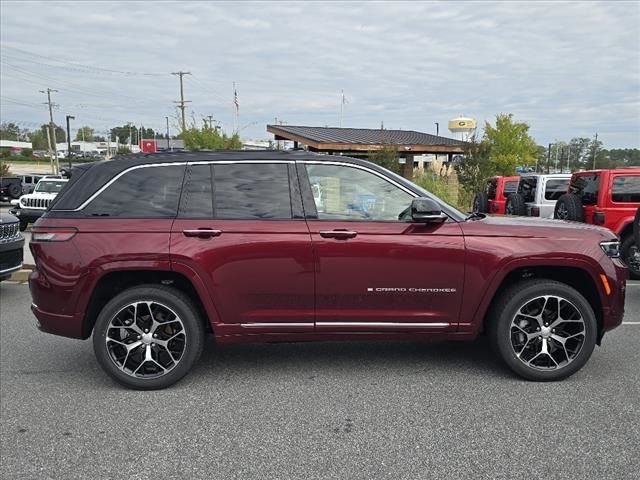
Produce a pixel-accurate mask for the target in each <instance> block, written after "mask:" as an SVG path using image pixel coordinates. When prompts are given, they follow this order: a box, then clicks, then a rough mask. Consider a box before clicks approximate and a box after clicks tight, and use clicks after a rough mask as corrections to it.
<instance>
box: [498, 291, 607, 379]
mask: <svg viewBox="0 0 640 480" xmlns="http://www.w3.org/2000/svg"><path fill="white" fill-rule="evenodd" d="M489 320H490V323H489V329H488V330H489V337H490V341H491V343H492V345H493V347H494V349H495V350H496V351H497V352H498V353H499V355H500V357H501V358H502V360H504V362H505V363H506V364H507V366H508V367H509V368H510V369H511V370H513V371H514V372H515V373H517V374H518V375H520V376H521V377H524V378H526V379H528V380H535V381H553V380H561V379H563V378H566V377H568V376H570V375H573V374H574V373H575V372H577V371H578V370H580V369H581V368H582V367H583V366H584V364H585V363H587V360H589V357H590V356H591V353H592V352H593V349H594V346H595V344H596V337H597V323H596V318H595V314H594V313H593V310H592V308H591V305H589V302H588V301H587V300H586V299H585V298H584V297H583V296H582V295H581V294H580V293H579V292H578V291H577V290H575V289H574V288H572V287H570V286H568V285H566V284H564V283H560V282H556V281H553V280H546V279H534V280H525V281H522V282H519V283H517V284H516V285H514V286H513V287H511V288H509V289H507V290H505V291H504V292H502V294H501V296H500V298H499V299H498V300H497V301H496V303H495V305H494V306H493V308H492V311H491V312H490V319H489Z"/></svg>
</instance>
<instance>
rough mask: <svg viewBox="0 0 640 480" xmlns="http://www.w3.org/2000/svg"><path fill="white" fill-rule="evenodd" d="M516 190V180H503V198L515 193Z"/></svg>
mask: <svg viewBox="0 0 640 480" xmlns="http://www.w3.org/2000/svg"><path fill="white" fill-rule="evenodd" d="M516 190H518V181H517V180H511V181H509V182H504V193H503V195H504V198H507V197H508V196H509V195H511V194H512V193H515V192H516Z"/></svg>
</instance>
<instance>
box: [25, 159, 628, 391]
mask: <svg viewBox="0 0 640 480" xmlns="http://www.w3.org/2000/svg"><path fill="white" fill-rule="evenodd" d="M30 246H31V250H32V252H33V256H34V258H35V262H36V268H35V270H34V271H33V273H32V274H31V277H30V280H29V285H30V288H31V293H32V296H33V305H32V309H33V312H34V313H35V315H36V317H37V319H38V321H39V327H40V328H41V329H42V330H43V331H46V332H50V333H54V334H58V335H64V336H68V337H73V338H82V339H85V338H88V337H89V336H91V335H93V344H94V349H95V353H96V356H97V359H98V362H99V363H100V365H101V366H102V367H103V368H104V369H105V371H106V372H107V373H108V374H110V375H111V376H112V377H113V378H115V379H116V380H117V381H119V382H121V383H123V384H125V385H128V386H130V387H133V388H140V389H153V388H162V387H165V386H168V385H170V384H172V383H174V382H176V381H177V380H178V379H180V378H181V377H183V376H184V375H185V374H186V373H187V372H188V371H189V369H190V368H191V367H192V366H193V364H194V362H195V361H196V359H197V358H198V356H199V355H200V352H201V350H202V348H203V343H204V339H205V333H206V332H207V331H209V332H212V333H213V335H214V338H215V340H216V341H217V342H218V343H233V342H250V341H260V342H291V341H309V340H331V341H335V340H371V339H386V340H390V339H391V340H396V339H411V340H414V339H448V340H472V339H474V338H475V337H476V336H477V335H478V334H480V333H486V334H487V335H488V336H489V337H490V339H491V342H492V344H493V346H494V347H495V349H496V350H497V352H498V353H499V355H500V356H501V357H502V358H503V359H504V361H505V362H506V364H507V365H508V366H509V367H510V368H511V369H513V370H514V371H515V372H517V373H518V374H520V375H521V376H523V377H525V378H528V379H533V380H557V379H560V378H564V377H567V376H569V375H571V374H572V373H574V372H576V371H577V370H578V369H580V368H581V367H582V366H583V365H584V364H585V362H586V361H587V359H588V358H589V357H590V355H591V353H592V351H593V348H594V345H595V344H597V343H599V342H600V341H601V339H602V337H603V335H604V333H605V332H606V331H608V330H611V329H612V328H614V327H616V326H617V325H619V324H620V323H621V321H622V317H623V305H624V292H625V280H626V277H627V270H626V268H625V267H624V265H623V264H622V263H621V262H620V260H619V259H618V258H617V257H618V248H619V243H618V240H617V238H616V237H615V235H614V234H613V233H611V232H610V231H609V230H607V229H604V228H600V227H596V226H587V225H579V224H573V225H570V224H563V223H560V222H557V221H553V220H543V219H535V218H489V217H485V216H484V215H481V214H473V215H471V216H467V215H464V214H462V213H461V212H459V211H457V210H456V209H454V208H452V207H450V206H449V205H447V204H445V203H443V202H442V201H440V200H439V199H437V198H436V197H434V196H433V195H431V194H430V193H428V192H426V191H424V190H422V189H420V187H417V186H416V185H414V184H412V183H410V182H408V181H407V180H405V179H403V178H401V177H399V176H397V175H395V174H393V173H391V172H389V171H387V170H385V169H383V168H381V167H378V166H376V165H374V164H372V163H369V162H366V161H362V160H356V159H351V158H345V157H336V156H321V155H315V154H312V153H306V152H287V153H285V152H194V153H174V154H169V153H167V154H151V155H143V156H140V155H136V156H125V157H120V158H118V159H115V160H111V161H105V162H98V163H94V164H83V165H80V166H78V167H76V168H74V170H73V173H72V177H71V180H70V182H69V183H68V184H67V186H66V187H65V188H64V190H63V191H62V192H61V193H60V194H59V195H58V197H57V198H56V199H55V201H54V203H53V204H52V206H51V207H50V209H49V210H48V211H47V213H46V214H45V215H43V216H42V217H41V218H40V219H39V220H38V221H37V222H36V224H35V226H34V228H33V231H32V240H31V244H30Z"/></svg>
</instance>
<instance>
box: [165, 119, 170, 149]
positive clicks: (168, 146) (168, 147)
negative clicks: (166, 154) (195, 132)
mask: <svg viewBox="0 0 640 480" xmlns="http://www.w3.org/2000/svg"><path fill="white" fill-rule="evenodd" d="M164 118H165V119H166V120H167V151H169V149H170V148H171V146H170V145H169V117H164Z"/></svg>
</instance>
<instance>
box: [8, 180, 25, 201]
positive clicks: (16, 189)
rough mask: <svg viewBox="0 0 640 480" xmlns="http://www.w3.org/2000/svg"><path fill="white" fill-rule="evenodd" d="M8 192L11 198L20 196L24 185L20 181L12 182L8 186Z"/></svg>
mask: <svg viewBox="0 0 640 480" xmlns="http://www.w3.org/2000/svg"><path fill="white" fill-rule="evenodd" d="M7 192H8V193H9V196H10V197H11V198H14V199H15V198H20V195H22V185H20V184H19V183H11V184H10V185H9V186H8V187H7Z"/></svg>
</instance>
